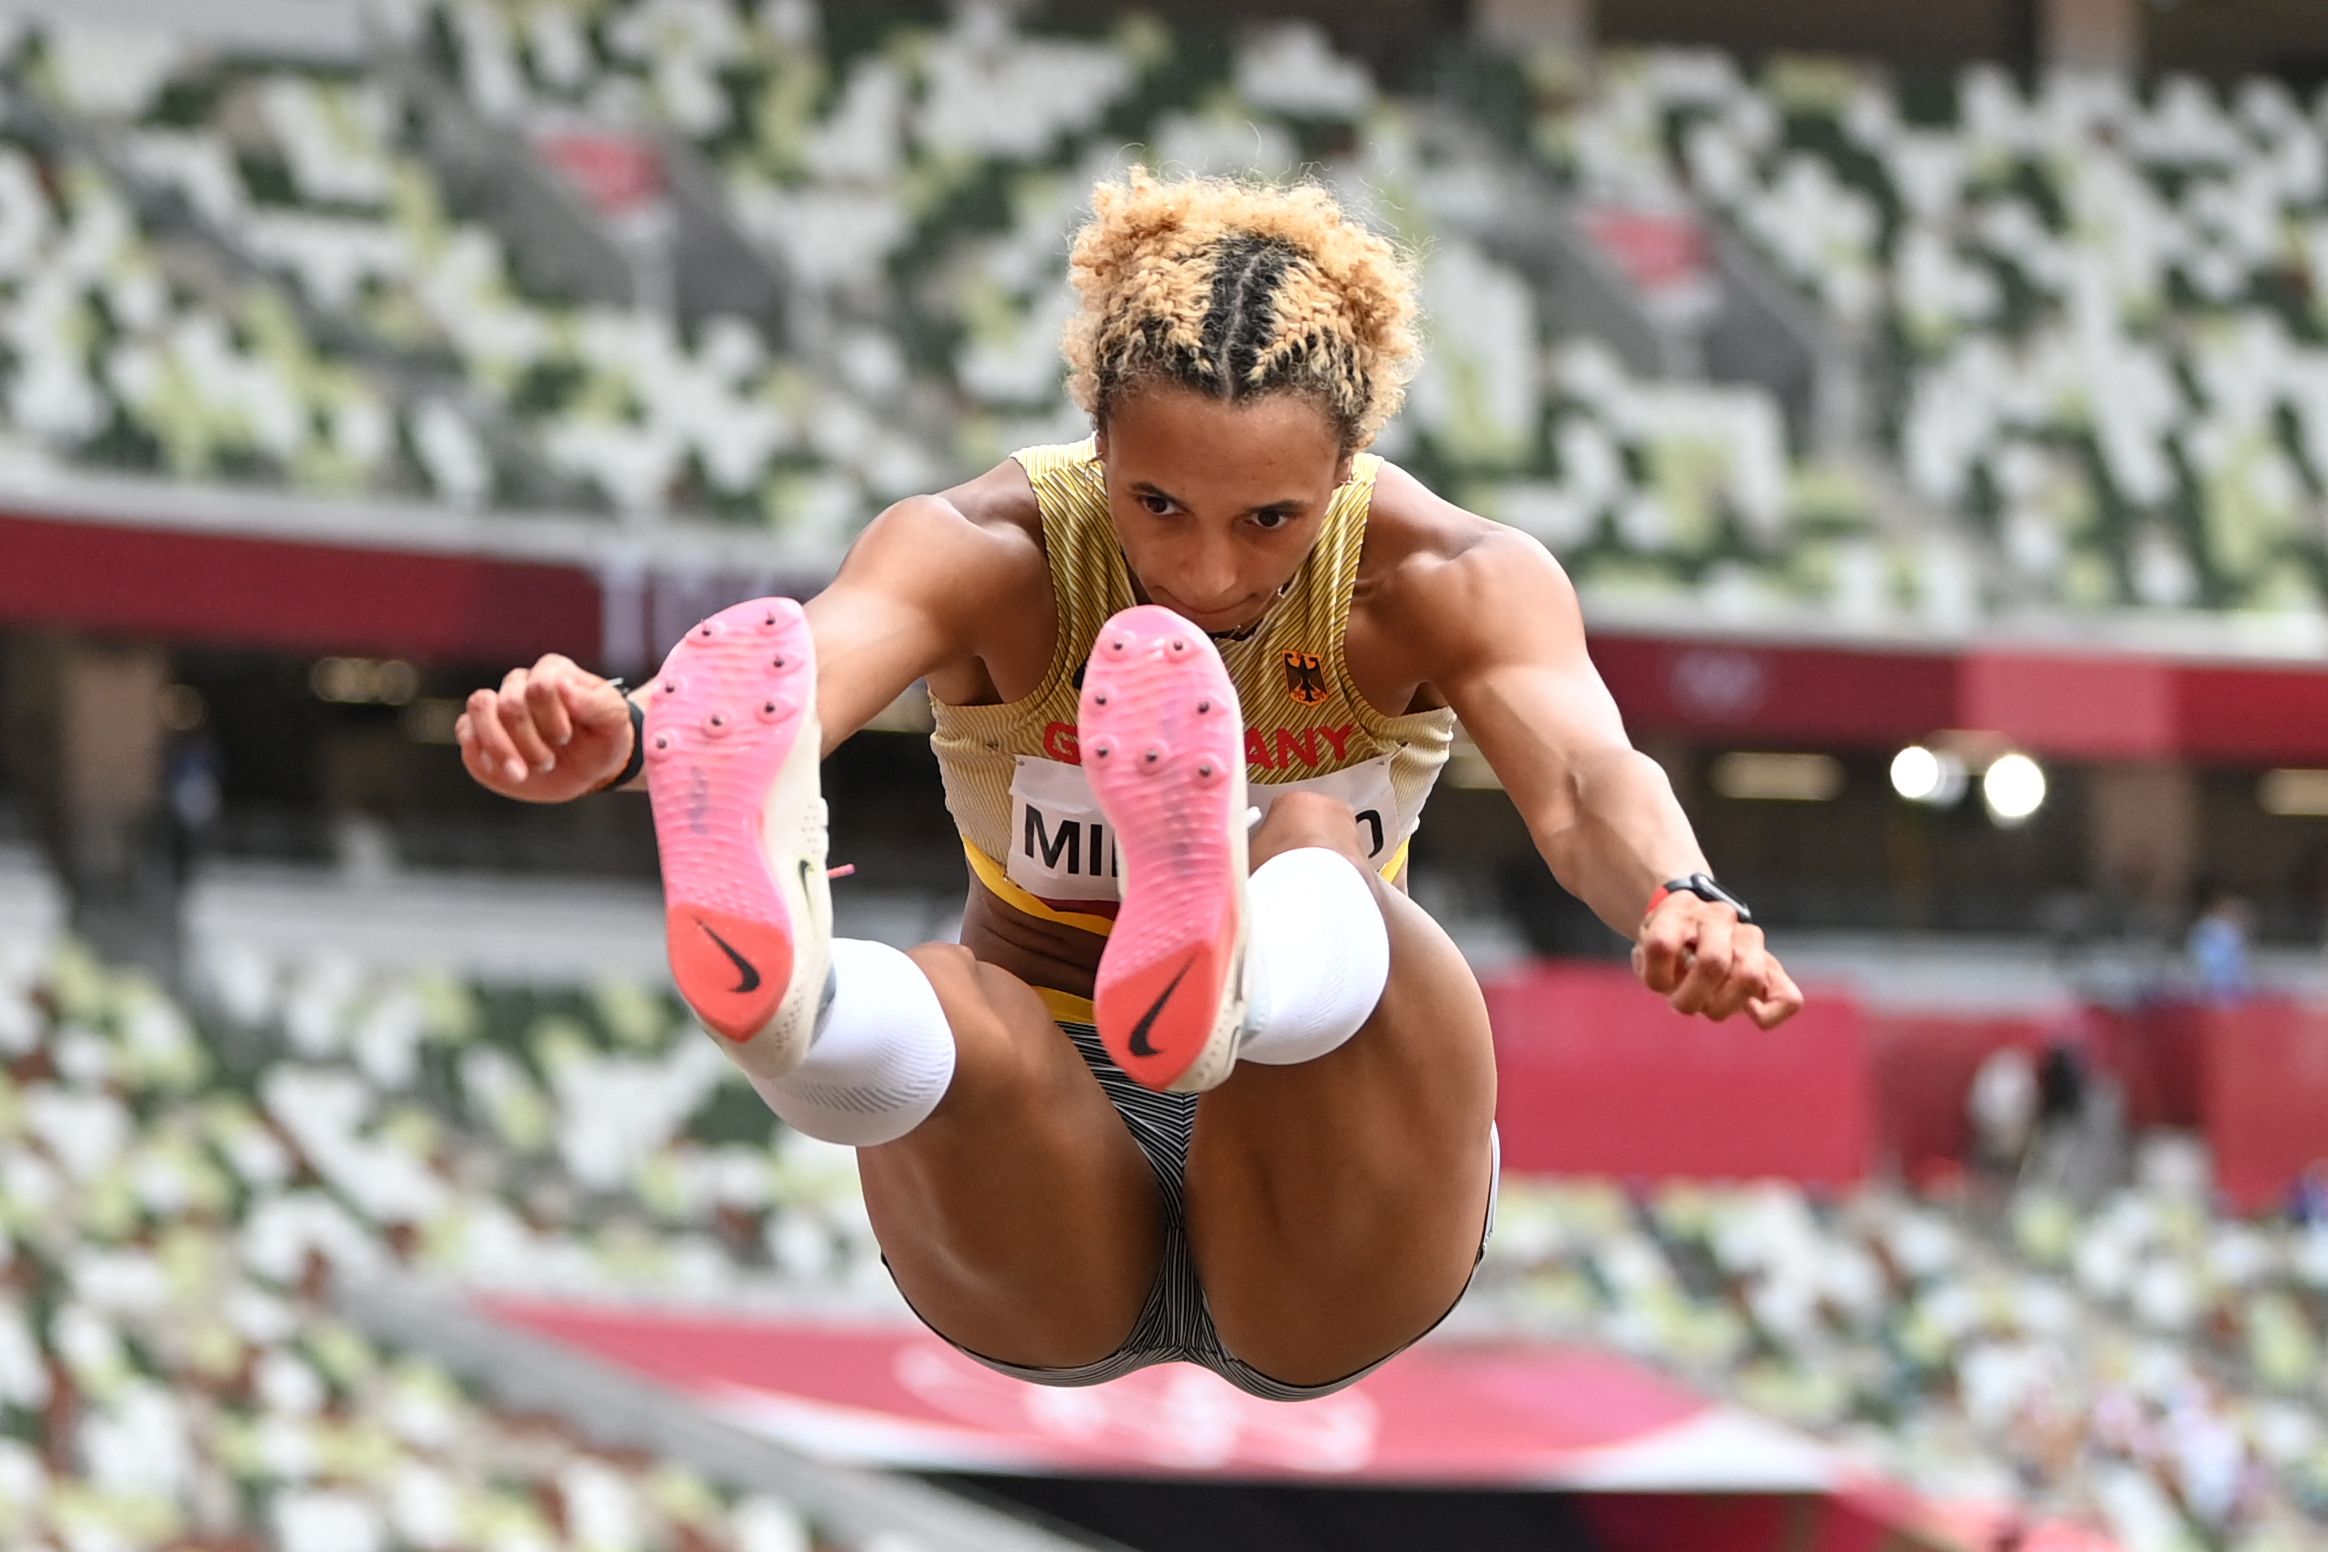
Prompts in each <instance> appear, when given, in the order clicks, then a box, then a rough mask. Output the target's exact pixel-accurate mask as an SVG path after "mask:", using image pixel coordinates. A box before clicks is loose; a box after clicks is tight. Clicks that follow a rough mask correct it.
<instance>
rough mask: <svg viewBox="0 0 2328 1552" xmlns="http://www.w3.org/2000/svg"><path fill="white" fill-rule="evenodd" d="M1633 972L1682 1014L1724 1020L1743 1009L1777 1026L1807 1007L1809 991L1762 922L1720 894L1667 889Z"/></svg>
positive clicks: (1644, 933) (1637, 945)
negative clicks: (1711, 896)
mask: <svg viewBox="0 0 2328 1552" xmlns="http://www.w3.org/2000/svg"><path fill="white" fill-rule="evenodd" d="M1633 973H1634V974H1635V975H1637V976H1639V977H1640V978H1641V984H1642V985H1644V986H1646V987H1648V988H1649V989H1650V990H1651V991H1653V992H1657V993H1659V994H1660V995H1662V996H1663V997H1664V998H1665V1000H1666V1001H1667V1002H1669V1003H1671V1004H1672V1005H1673V1011H1674V1012H1676V1013H1687V1014H1700V1015H1703V1016H1704V1017H1706V1018H1709V1019H1712V1020H1713V1021H1714V1022H1715V1023H1717V1024H1719V1023H1721V1022H1722V1020H1724V1019H1726V1018H1728V1017H1729V1016H1730V1015H1731V1014H1733V1013H1738V1012H1743V1013H1745V1015H1746V1016H1747V1017H1748V1018H1750V1019H1752V1020H1754V1022H1755V1023H1757V1024H1759V1025H1761V1026H1762V1027H1763V1028H1764V1029H1776V1028H1777V1027H1778V1026H1779V1025H1781V1024H1783V1023H1785V1022H1786V1021H1787V1020H1788V1019H1790V1018H1793V1017H1794V1016H1795V1015H1796V1014H1797V1013H1800V1012H1801V1011H1802V1010H1803V994H1802V991H1801V989H1800V988H1799V987H1797V986H1796V985H1795V983H1794V977H1792V976H1790V975H1788V974H1787V973H1786V967H1785V966H1784V965H1782V964H1780V963H1779V962H1778V956H1777V955H1776V954H1773V953H1772V952H1770V950H1769V949H1767V948H1765V947H1764V946H1763V943H1762V929H1761V928H1760V927H1757V926H1755V925H1754V924H1753V923H1752V922H1745V921H1740V920H1739V919H1738V913H1737V911H1735V910H1734V909H1732V908H1731V907H1729V906H1727V905H1723V904H1721V903H1720V902H1719V901H1711V900H1701V899H1699V898H1698V897H1697V896H1696V895H1693V894H1683V893H1676V894H1670V895H1667V896H1666V897H1665V898H1664V899H1663V900H1661V901H1659V902H1658V903H1657V908H1656V909H1655V910H1653V911H1651V912H1650V913H1649V916H1648V918H1647V920H1645V921H1643V922H1642V923H1641V931H1640V934H1639V936H1638V937H1636V938H1635V939H1634V942H1633Z"/></svg>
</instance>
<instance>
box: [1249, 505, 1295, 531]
mask: <svg viewBox="0 0 2328 1552" xmlns="http://www.w3.org/2000/svg"><path fill="white" fill-rule="evenodd" d="M1292 521H1293V514H1292V513H1291V512H1280V511H1278V510H1277V509H1276V508H1275V507H1268V508H1265V509H1263V510H1262V511H1259V512H1256V513H1254V514H1253V523H1254V526H1255V527H1257V528H1259V529H1261V531H1262V532H1264V533H1273V532H1275V531H1276V530H1277V529H1280V528H1283V527H1284V526H1285V525H1286V524H1287V523H1290V522H1292Z"/></svg>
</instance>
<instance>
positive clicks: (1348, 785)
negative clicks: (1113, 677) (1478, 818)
mask: <svg viewBox="0 0 2328 1552" xmlns="http://www.w3.org/2000/svg"><path fill="white" fill-rule="evenodd" d="M1012 456H1013V457H1014V458H1015V459H1016V460H1017V462H1018V463H1019V465H1020V467H1022V468H1023V469H1025V470H1026V473H1027V478H1028V480H1029V481H1031V482H1032V483H1033V485H1034V488H1035V499H1036V502H1037V504H1038V505H1039V506H1040V507H1041V509H1042V518H1043V548H1044V551H1045V553H1046V554H1047V556H1048V557H1049V560H1050V571H1051V589H1052V592H1053V594H1054V595H1055V596H1056V597H1057V599H1058V615H1059V636H1058V643H1057V645H1056V646H1055V647H1054V648H1053V649H1052V653H1051V663H1050V667H1049V670H1048V671H1047V672H1046V673H1045V674H1044V676H1043V682H1042V683H1041V684H1040V685H1038V686H1037V687H1036V688H1035V690H1034V692H1033V693H1032V694H1029V695H1027V696H1025V697H1024V698H1022V699H1020V700H1016V701H1012V702H1011V703H1009V704H1008V705H1004V706H951V705H948V704H946V703H945V702H943V701H939V700H937V699H936V698H935V697H934V696H933V697H932V698H931V708H932V711H933V713H934V715H935V718H936V731H935V732H934V733H932V734H931V736H930V744H931V747H932V748H934V749H935V750H936V751H937V755H938V769H939V771H940V772H941V773H942V775H943V776H944V778H945V786H946V807H947V809H948V810H949V811H950V812H951V813H952V814H953V816H954V823H955V825H956V826H957V827H958V828H959V829H960V830H961V832H962V844H963V849H964V850H965V851H966V852H967V853H968V854H969V858H970V867H971V870H972V871H973V872H974V873H976V874H977V875H978V877H979V878H980V880H982V881H983V882H984V883H985V885H986V887H987V888H989V889H991V890H992V891H994V893H995V894H996V895H997V896H999V897H1000V898H1001V899H1002V900H1003V901H1005V902H1006V903H1007V904H1010V905H1012V906H1015V907H1016V908H1017V909H1019V910H1021V911H1024V912H1026V913H1027V914H1029V915H1031V916H1036V917H1040V918H1043V919H1045V920H1050V921H1058V922H1064V923H1066V924H1067V925H1069V926H1074V927H1081V928H1083V929H1085V930H1086V931H1091V932H1105V931H1107V930H1108V927H1109V924H1110V922H1111V920H1112V918H1113V917H1114V914H1115V908H1116V898H1117V890H1116V849H1115V840H1114V837H1113V836H1111V835H1110V834H1109V833H1108V828H1107V822H1106V819H1105V817H1104V816H1103V815H1102V814H1101V813H1100V810H1099V805H1098V803H1097V801H1096V800H1095V799H1094V798H1093V796H1092V793H1091V788H1090V785H1089V784H1088V783H1087V782H1086V781H1085V780H1084V777H1083V771H1082V768H1081V763H1080V751H1079V749H1078V747H1077V743H1076V737H1075V725H1076V697H1077V694H1078V687H1079V682H1080V680H1081V678H1082V671H1083V665H1084V662H1085V660H1086V659H1088V658H1089V657H1090V655H1091V647H1092V643H1093V642H1094V641H1095V640H1097V639H1098V636H1099V628H1100V626H1101V625H1103V624H1105V623H1106V621H1107V619H1108V617H1109V616H1111V615H1113V614H1115V613H1116V612H1117V611H1118V610H1121V609H1128V608H1130V607H1131V606H1132V605H1133V604H1134V603H1135V602H1137V600H1136V599H1135V598H1134V597H1133V596H1132V581H1131V576H1130V573H1129V572H1128V571H1127V570H1126V569H1125V565H1124V557H1123V550H1122V548H1121V547H1120V546H1119V545H1118V544H1117V541H1116V531H1115V524H1114V523H1113V522H1112V521H1111V520H1110V518H1109V516H1108V510H1107V491H1106V487H1105V485H1104V483H1103V481H1102V476H1101V471H1100V464H1099V459H1098V456H1097V454H1096V451H1095V449H1094V445H1093V440H1092V439H1091V438H1088V437H1087V438H1085V439H1084V440H1083V441H1081V442H1071V443H1065V444H1061V445H1056V446H1050V447H1031V448H1027V449H1025V450H1024V451H1022V452H1018V453H1015V454H1013V455H1012ZM1381 465H1382V460H1381V459H1379V458H1376V457H1374V456H1373V455H1372V454H1361V455H1359V456H1358V457H1357V458H1356V459H1355V460H1353V462H1352V466H1351V476H1350V482H1349V483H1348V484H1346V485H1344V486H1342V487H1341V488H1340V489H1338V490H1336V491H1335V492H1334V495H1333V499H1332V501H1331V502H1330V503H1329V505H1328V506H1327V509H1326V517H1325V524H1324V531H1323V532H1322V533H1320V534H1319V536H1318V541H1317V544H1316V546H1315V547H1314V548H1313V549H1312V550H1311V551H1310V554H1309V558H1308V559H1307V560H1305V561H1303V562H1302V568H1301V570H1300V571H1298V572H1297V573H1295V575H1294V579H1293V585H1292V587H1291V588H1290V589H1289V590H1288V591H1287V592H1286V594H1285V596H1284V597H1283V598H1280V599H1279V600H1278V601H1277V602H1276V603H1275V604H1274V605H1272V606H1271V608H1270V611H1269V613H1268V614H1267V615H1266V616H1264V617H1263V619H1262V622H1261V624H1260V626H1259V627H1258V628H1257V629H1255V630H1254V631H1253V632H1252V633H1251V634H1250V635H1248V636H1246V637H1244V638H1242V639H1240V640H1235V641H1221V642H1218V643H1217V645H1218V646H1219V648H1220V654H1221V659H1222V661H1223V663H1224V664H1226V665H1227V668H1228V671H1229V677H1230V679H1231V681H1232V682H1234V683H1235V685H1236V687H1237V699H1238V701H1239V703H1240V704H1241V705H1242V706H1243V708H1244V713H1245V761H1246V776H1247V779H1248V787H1249V791H1250V793H1251V801H1252V802H1253V804H1254V805H1255V806H1257V807H1259V808H1261V809H1263V810H1264V811H1266V810H1267V808H1268V807H1269V805H1270V803H1271V802H1272V801H1274V800H1275V799H1276V798H1277V797H1278V795H1280V794H1282V793H1285V792H1291V791H1317V792H1324V793H1327V794H1329V795H1331V796H1333V797H1335V798H1338V799H1340V800H1341V801H1343V802H1345V803H1347V804H1348V805H1349V806H1350V810H1351V812H1352V813H1353V814H1355V815H1356V816H1357V824H1358V836H1359V841H1360V843H1361V844H1362V845H1364V846H1365V847H1366V850H1367V853H1368V855H1369V856H1371V857H1372V858H1373V859H1374V861H1375V863H1376V865H1377V866H1378V867H1380V868H1381V869H1382V873H1383V876H1384V877H1386V878H1393V877H1396V876H1397V874H1398V872H1399V870H1400V869H1401V868H1402V867H1404V866H1405V863H1406V853H1407V845H1408V842H1409V841H1410V840H1411V839H1412V838H1413V836H1414V832H1415V827H1416V825H1417V824H1418V823H1420V821H1421V819H1422V810H1423V802H1424V800H1425V799H1426V798H1428V797H1429V796H1430V792H1431V786H1432V784H1433V783H1434V782H1435V781H1437V780H1438V776H1439V770H1440V768H1441V767H1442V766H1444V765H1445V764H1446V763H1447V751H1448V748H1449V746H1450V745H1451V744H1452V743H1453V740H1454V733H1455V714H1454V713H1453V712H1452V711H1448V710H1445V709H1438V710H1432V711H1419V712H1410V713H1406V714H1403V715H1399V716H1386V715H1384V714H1383V713H1381V712H1378V711H1376V710H1375V709H1374V708H1373V707H1371V706H1369V705H1367V704H1366V701H1365V698H1364V697H1363V696H1361V695H1359V694H1358V693H1357V691H1356V689H1355V688H1354V687H1353V686H1352V685H1351V683H1350V670H1349V666H1348V664H1347V663H1346V662H1345V661H1344V660H1343V637H1344V634H1345V632H1346V629H1347V627H1348V625H1349V621H1350V592H1351V587H1352V584H1353V583H1354V582H1355V581H1356V580H1357V576H1358V554H1359V551H1360V550H1361V549H1362V548H1363V547H1364V545H1365V542H1366V516H1367V511H1368V509H1369V508H1370V507H1371V506H1372V504H1373V499H1374V480H1375V475H1376V472H1377V471H1378V470H1379V469H1380V468H1381Z"/></svg>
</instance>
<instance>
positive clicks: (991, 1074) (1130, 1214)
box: [857, 943, 1163, 1369]
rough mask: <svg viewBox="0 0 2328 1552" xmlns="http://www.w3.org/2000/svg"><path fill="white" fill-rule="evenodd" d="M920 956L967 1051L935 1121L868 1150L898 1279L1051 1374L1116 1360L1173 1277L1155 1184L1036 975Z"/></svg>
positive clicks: (986, 1342) (868, 1192) (958, 1049)
mask: <svg viewBox="0 0 2328 1552" xmlns="http://www.w3.org/2000/svg"><path fill="white" fill-rule="evenodd" d="M911 957H912V959H913V961H914V963H915V964H916V965H918V966H920V968H921V970H922V971H923V973H924V974H926V975H927V976H928V977H929V980H930V984H931V986H932V987H934V988H935V989H936V991H937V994H938V1000H939V1002H940V1004H941V1005H942V1006H943V1007H944V1009H945V1012H946V1019H947V1022H948V1023H949V1024H950V1025H951V1026H952V1028H953V1032H954V1041H955V1053H956V1054H955V1065H954V1077H953V1081H952V1083H951V1084H950V1085H949V1086H948V1087H947V1090H946V1095H945V1098H944V1099H942V1100H941V1101H939V1103H938V1107H937V1109H936V1110H935V1111H934V1112H933V1113H932V1114H931V1115H930V1117H929V1119H927V1120H925V1121H923V1122H922V1123H921V1124H920V1125H919V1126H916V1127H915V1128H914V1129H913V1130H911V1131H909V1132H907V1133H906V1134H905V1135H904V1136H902V1137H900V1138H898V1139H897V1140H896V1141H894V1142H887V1143H883V1144H881V1145H879V1146H878V1147H869V1148H861V1149H859V1150H858V1153H857V1163H858V1170H859V1173H860V1174H861V1176H862V1177H863V1180H864V1187H865V1207H866V1210H867V1212H869V1213H870V1214H871V1215H872V1219H873V1229H874V1232H875V1234H876V1235H877V1236H878V1237H879V1239H880V1241H881V1247H882V1251H883V1253H884V1254H885V1255H887V1256H888V1258H889V1265H890V1270H891V1271H892V1272H893V1273H894V1274H895V1275H896V1278H897V1285H898V1287H899V1289H900V1290H902V1291H903V1292H904V1294H905V1296H906V1298H907V1299H908V1300H909V1301H911V1303H912V1304H913V1306H914V1308H915V1309H916V1310H917V1311H918V1312H919V1313H920V1314H921V1316H922V1318H923V1319H925V1320H927V1321H928V1322H929V1323H930V1324H931V1325H933V1326H935V1327H936V1328H937V1329H938V1330H939V1331H940V1332H942V1333H944V1334H945V1335H946V1336H947V1337H950V1338H951V1339H953V1340H954V1341H956V1342H958V1343H960V1344H961V1345H962V1346H964V1347H967V1348H969V1349H970V1350H971V1351H972V1352H975V1353H979V1354H982V1355H984V1356H985V1357H988V1358H994V1359H999V1360H1001V1361H1003V1362H1005V1363H1011V1364H1019V1365H1024V1366H1027V1367H1031V1368H1045V1369H1055V1368H1073V1367H1076V1366H1078V1365H1081V1364H1086V1363H1092V1362H1095V1361H1097V1360H1099V1359H1101V1358H1104V1357H1106V1356H1107V1355H1108V1354H1109V1353H1112V1352H1114V1351H1115V1350H1116V1348H1118V1347H1119V1346H1121V1345H1122V1343H1123V1340H1124V1338H1125V1337H1126V1336H1128V1335H1129V1334H1130V1333H1131V1330H1132V1326H1133V1324H1134V1322H1135V1321H1137V1320H1138V1318H1139V1315H1140V1310H1141V1307H1142V1306H1143V1304H1144V1303H1145V1302H1146V1300H1147V1297H1148V1293H1149V1290H1150V1289H1151V1287H1153V1285H1154V1284H1155V1281H1156V1274H1157V1267H1158V1264H1159V1261H1160V1259H1161V1257H1162V1254H1163V1198H1162V1196H1161V1194H1160V1193H1159V1191H1158V1189H1157V1186H1156V1177H1155V1175H1154V1174H1153V1173H1152V1172H1151V1171H1150V1170H1149V1168H1148V1163H1147V1160H1146V1159H1145V1158H1144V1157H1143V1156H1142V1155H1141V1153H1140V1150H1139V1147H1138V1145H1137V1144H1135V1143H1134V1142H1133V1141H1132V1136H1131V1133H1130V1132H1129V1131H1127V1130H1126V1129H1125V1127H1124V1123H1123V1119H1122V1118H1121V1117H1120V1116H1118V1115H1117V1114H1116V1112H1115V1107H1114V1106H1112V1105H1110V1104H1109V1103H1108V1100H1107V1096H1106V1095H1105V1094H1103V1093H1102V1092H1101V1091H1100V1087H1099V1083H1098V1081H1097V1080H1096V1079H1094V1078H1093V1077H1092V1075H1091V1069H1090V1068H1088V1067H1086V1066H1085V1065H1084V1063H1083V1059H1082V1057H1080V1056H1079V1055H1077V1054H1076V1051H1075V1047H1074V1046H1073V1045H1072V1044H1071V1043H1070V1042H1069V1041H1068V1039H1067V1037H1066V1035H1064V1034H1063V1033H1061V1032H1060V1030H1059V1027H1058V1026H1057V1025H1056V1024H1054V1023H1052V1021H1051V1017H1050V1014H1049V1012H1048V1010H1046V1009H1045V1008H1044V1006H1043V1003H1042V1000H1041V999H1040V998H1039V997H1037V996H1036V995H1035V993H1034V992H1033V991H1031V990H1030V989H1028V987H1027V985H1026V983H1024V982H1023V981H1020V980H1019V979H1018V978H1017V977H1016V976H1014V975H1012V974H1010V973H1009V972H1008V971H1005V970H999V969H997V968H995V967H994V966H992V965H986V964H980V963H979V962H978V961H977V960H975V959H973V958H972V957H971V955H970V951H969V950H968V949H965V948H963V947H961V946H960V945H958V944H950V943H933V944H930V945H927V946H926V947H923V948H918V949H915V950H913V952H912V955H911Z"/></svg>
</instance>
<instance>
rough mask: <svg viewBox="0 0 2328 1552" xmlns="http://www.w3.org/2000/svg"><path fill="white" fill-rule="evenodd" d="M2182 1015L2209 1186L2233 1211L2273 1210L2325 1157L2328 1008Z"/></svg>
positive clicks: (2261, 1007)
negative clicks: (2188, 1031) (2207, 1153)
mask: <svg viewBox="0 0 2328 1552" xmlns="http://www.w3.org/2000/svg"><path fill="white" fill-rule="evenodd" d="M2184 1016H2185V1017H2186V1018H2187V1019H2188V1020H2189V1021H2190V1022H2191V1024H2192V1025H2193V1027H2194V1028H2195V1030H2196V1036H2197V1043H2198V1045H2199V1060H2198V1064H2197V1065H2198V1067H2199V1073H2200V1076H2199V1084H2198V1089H2199V1094H2200V1103H2201V1106H2202V1108H2203V1110H2204V1112H2205V1115H2206V1129H2207V1143H2208V1146H2209V1147H2210V1148H2211V1149H2212V1150H2213V1152H2214V1155H2215V1184H2216V1186H2217V1188H2218V1189H2219V1190H2220V1191H2221V1192H2222V1193H2223V1194H2224V1195H2225V1196H2226V1197H2228V1198H2230V1200H2231V1202H2232V1204H2233V1205H2234V1206H2236V1207H2238V1208H2239V1209H2240V1210H2242V1211H2246V1212H2254V1211H2258V1210H2260V1209H2265V1208H2270V1207H2276V1206H2278V1205H2280V1204H2281V1203H2283V1202H2285V1201H2286V1200H2287V1196H2288V1188H2289V1187H2290V1186H2291V1185H2293V1184H2294V1183H2295V1180H2296V1177H2297V1176H2299V1175H2301V1174H2302V1173H2303V1172H2304V1169H2305V1166H2307V1165H2309V1164H2312V1163H2314V1162H2316V1161H2323V1160H2328V1008H2310V1007H2299V1006H2298V1005H2296V1004H2294V1003H2291V1002H2283V1001H2279V1000H2276V999H2275V1000H2271V1001H2261V1002H2252V1003H2248V1004H2245V1005H2243V1006H2241V1007H2236V1008H2209V1009H2204V1010H2185V1013H2184Z"/></svg>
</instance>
